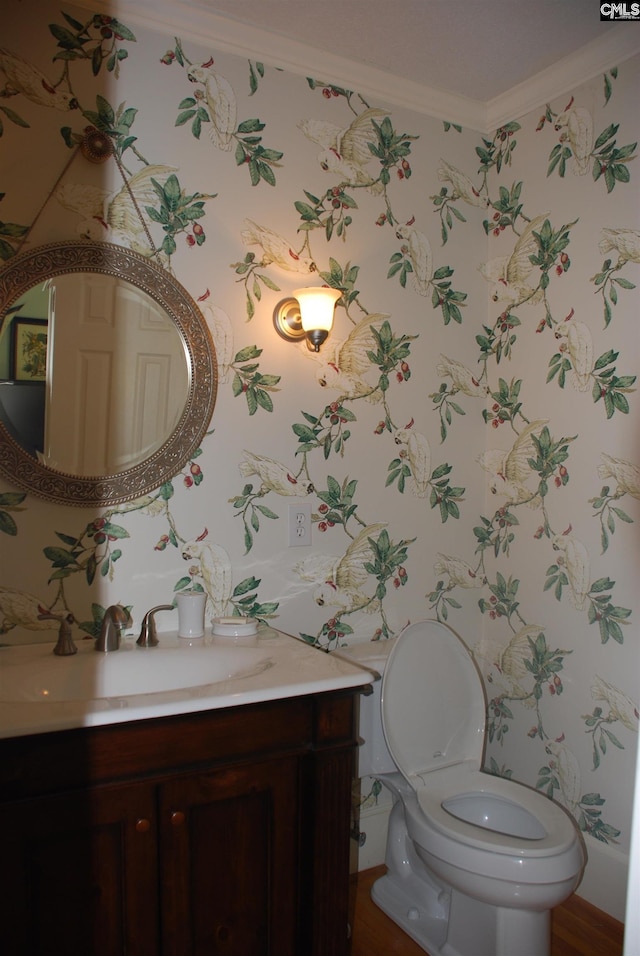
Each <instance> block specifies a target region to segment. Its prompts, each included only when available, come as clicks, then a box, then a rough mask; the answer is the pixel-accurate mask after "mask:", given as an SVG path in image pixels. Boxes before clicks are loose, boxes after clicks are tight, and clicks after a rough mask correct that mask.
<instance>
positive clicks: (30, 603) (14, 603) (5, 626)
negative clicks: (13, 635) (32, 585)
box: [0, 587, 64, 634]
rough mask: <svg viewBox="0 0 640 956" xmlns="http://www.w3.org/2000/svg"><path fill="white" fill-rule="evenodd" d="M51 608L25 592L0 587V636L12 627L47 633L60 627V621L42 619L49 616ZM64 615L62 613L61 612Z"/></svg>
mask: <svg viewBox="0 0 640 956" xmlns="http://www.w3.org/2000/svg"><path fill="white" fill-rule="evenodd" d="M51 613H52V611H51V608H49V607H47V605H46V604H44V603H43V602H42V601H40V600H39V599H38V598H37V597H34V595H33V594H28V593H27V591H18V590H16V589H15V588H7V587H0V634H6V633H7V631H10V630H11V629H12V628H14V627H24V628H26V629H27V630H29V631H49V630H51V629H52V628H57V627H59V625H60V620H59V619H56V620H52V619H51V618H43V617H42V616H41V615H43V614H51ZM62 613H64V612H62Z"/></svg>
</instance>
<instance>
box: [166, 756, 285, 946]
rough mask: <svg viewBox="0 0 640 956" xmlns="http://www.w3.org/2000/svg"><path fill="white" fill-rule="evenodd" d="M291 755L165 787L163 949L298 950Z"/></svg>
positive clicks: (187, 779)
mask: <svg viewBox="0 0 640 956" xmlns="http://www.w3.org/2000/svg"><path fill="white" fill-rule="evenodd" d="M297 792H298V772H297V760H296V759H294V758H290V759H286V760H278V761H269V762H265V763H261V764H260V763H259V764H253V765H252V766H250V767H249V766H247V767H243V766H241V767H236V768H233V769H229V770H220V771H216V772H213V773H207V774H199V775H198V776H193V777H183V778H181V779H178V780H175V781H169V782H168V783H167V784H166V785H163V786H162V787H161V796H160V809H159V814H160V830H161V845H162V863H161V881H162V886H161V900H162V903H161V911H162V919H163V943H164V947H165V948H164V949H163V953H165V954H166V956H184V954H185V953H187V952H188V953H191V954H194V956H198V954H203V956H204V954H207V956H210V954H212V953H215V954H219V956H296V953H297V952H298V949H297V946H296V943H297V939H298V927H297V912H298V883H299V879H298V862H297V859H298V827H297V820H296V804H297Z"/></svg>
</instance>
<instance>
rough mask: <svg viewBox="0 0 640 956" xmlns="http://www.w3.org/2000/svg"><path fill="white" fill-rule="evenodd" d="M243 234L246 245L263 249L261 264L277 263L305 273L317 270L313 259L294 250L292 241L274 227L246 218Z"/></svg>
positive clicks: (286, 269) (287, 270) (282, 267)
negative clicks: (275, 230)
mask: <svg viewBox="0 0 640 956" xmlns="http://www.w3.org/2000/svg"><path fill="white" fill-rule="evenodd" d="M241 236H242V241H243V242H244V244H245V245H246V246H259V247H260V249H262V260H261V263H260V264H261V265H263V266H269V265H275V266H278V267H279V268H280V269H284V270H285V271H286V272H300V273H302V274H304V275H307V274H308V273H309V272H315V271H316V265H315V262H314V261H313V259H310V258H308V257H307V256H300V255H298V253H296V252H294V251H293V246H292V245H291V243H290V242H287V240H286V239H284V238H283V237H282V236H281V235H279V234H278V233H277V232H274V231H273V229H268V228H267V227H266V226H259V225H258V223H257V222H254V221H253V219H245V221H244V229H243V230H242V233H241Z"/></svg>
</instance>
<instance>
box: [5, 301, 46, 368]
mask: <svg viewBox="0 0 640 956" xmlns="http://www.w3.org/2000/svg"><path fill="white" fill-rule="evenodd" d="M48 325H49V323H48V322H47V320H46V319H29V318H27V317H26V316H19V317H18V316H16V318H15V319H14V320H13V322H12V324H11V358H10V369H9V375H10V377H11V378H12V379H13V380H14V381H15V382H44V381H45V379H46V374H47V334H48Z"/></svg>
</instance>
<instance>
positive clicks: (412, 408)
mask: <svg viewBox="0 0 640 956" xmlns="http://www.w3.org/2000/svg"><path fill="white" fill-rule="evenodd" d="M2 37H3V39H2V48H1V49H0V172H1V176H2V178H1V180H0V197H1V198H0V201H1V203H2V205H1V207H0V209H1V212H2V217H1V218H2V222H0V257H1V258H2V259H3V260H5V261H6V260H8V259H10V258H11V257H12V256H14V255H15V254H17V253H19V251H20V249H21V248H23V247H24V248H27V247H30V246H32V245H35V244H38V243H41V242H49V241H54V240H56V239H68V238H74V237H78V236H82V237H85V238H88V239H91V240H94V241H111V242H115V243H118V244H121V245H126V246H128V247H130V248H132V249H135V250H137V251H138V252H141V253H142V254H144V255H147V256H151V257H153V258H154V259H155V260H156V261H157V262H159V263H161V264H162V265H163V267H164V268H166V269H167V270H169V271H170V272H171V273H172V274H173V275H175V276H176V278H178V279H179V281H180V282H181V283H182V284H183V285H184V286H185V287H186V288H187V290H188V291H189V292H190V294H191V295H192V297H193V298H194V299H195V300H196V301H197V303H198V305H199V307H200V309H201V311H202V314H203V316H204V318H205V320H206V322H207V323H208V325H209V328H210V330H211V333H212V337H213V340H214V342H215V347H216V352H217V359H218V365H219V375H220V384H219V391H218V398H217V404H216V409H215V412H214V415H213V418H212V421H211V426H210V430H209V432H208V434H207V437H206V439H205V440H204V441H203V443H202V447H201V448H200V449H199V452H198V454H197V455H194V457H193V460H192V461H190V462H189V463H188V465H187V466H186V467H185V468H184V469H183V471H182V473H181V474H179V475H176V476H175V477H174V478H173V479H172V480H171V481H169V482H167V483H166V484H165V485H163V486H162V487H161V488H159V489H157V490H156V491H154V492H153V493H151V494H149V495H147V496H145V497H144V498H142V499H138V500H136V501H132V502H129V503H127V504H124V505H120V506H113V507H111V508H109V509H106V510H104V511H102V512H96V513H93V512H90V511H87V510H86V509H76V508H73V507H60V506H53V505H50V504H48V503H46V502H44V501H40V500H38V499H36V498H33V497H29V496H26V495H24V494H23V493H22V492H20V491H19V490H18V489H17V488H14V487H13V486H12V485H11V484H10V483H8V482H2V484H1V485H0V535H1V541H2V576H1V581H0V631H1V632H2V639H3V640H4V641H15V640H34V639H38V640H40V639H45V640H51V639H53V637H54V631H52V630H51V629H52V628H55V627H56V626H57V621H56V620H52V619H51V618H50V617H45V618H43V617H42V615H43V613H46V612H52V613H53V614H54V615H58V616H60V615H62V616H65V617H66V616H68V615H71V616H72V617H73V620H74V625H73V626H74V632H75V635H76V637H77V638H81V637H82V636H85V637H90V636H92V635H95V634H96V633H97V630H98V629H99V626H100V621H101V618H102V615H103V614H104V608H105V607H106V606H107V605H109V604H111V603H114V602H116V601H119V602H122V603H123V604H126V605H127V606H129V607H130V608H131V611H132V615H133V618H134V621H137V622H139V621H140V620H141V618H142V616H143V614H144V613H145V611H146V610H147V609H148V607H150V606H152V605H153V604H158V603H165V602H167V601H169V602H170V601H171V600H173V598H174V597H175V594H176V593H177V592H178V591H180V590H182V589H184V588H187V587H189V588H192V587H196V588H201V589H203V590H204V591H205V592H206V593H207V595H208V613H209V616H216V615H219V614H234V613H235V614H253V615H256V616H258V617H260V618H262V619H265V620H269V621H271V622H272V623H273V624H274V625H275V626H277V627H279V628H281V629H282V630H285V631H288V632H289V633H293V634H296V635H298V636H300V637H301V638H303V639H304V640H306V641H308V642H311V643H314V644H317V645H319V646H322V647H325V648H333V647H336V646H338V645H341V644H344V643H349V642H352V641H361V640H367V641H370V640H373V641H378V640H380V641H384V640H385V639H387V638H388V637H390V636H392V635H393V634H394V633H397V631H398V630H399V628H401V627H402V626H403V625H404V624H405V623H407V622H408V621H411V620H413V621H415V620H418V619H420V618H424V617H434V618H437V619H439V620H441V621H446V622H447V623H448V624H449V625H450V626H451V627H452V628H454V630H456V631H457V632H458V633H459V634H460V635H461V636H462V637H463V639H464V640H465V641H466V643H467V645H468V646H469V647H470V649H471V650H472V651H473V653H474V655H475V657H476V660H477V662H478V665H479V667H480V670H481V672H482V674H483V677H484V680H485V683H486V691H487V697H488V700H489V708H488V750H487V767H488V769H490V770H491V771H492V772H494V773H499V774H503V775H505V776H513V777H514V779H518V780H521V781H523V782H525V783H528V784H530V785H531V786H534V787H537V788H538V789H539V790H541V791H543V792H544V793H546V794H548V795H549V796H551V797H554V798H555V799H557V800H558V801H560V802H561V803H562V804H563V805H564V806H565V807H566V808H567V809H568V810H569V811H570V812H571V813H572V814H573V816H574V818H575V820H576V821H577V823H578V825H579V827H580V829H581V830H582V831H583V832H584V833H585V835H586V839H587V846H588V849H589V848H590V847H593V846H594V845H596V844H601V845H607V846H608V848H610V849H611V850H612V852H614V853H617V854H619V855H620V859H621V860H622V861H623V862H624V861H626V853H627V852H628V845H629V831H630V821H631V803H632V794H633V763H634V758H633V754H634V753H635V747H636V734H637V730H638V710H637V707H638V697H639V693H638V687H637V673H638V640H637V630H636V627H635V616H636V614H637V613H638V608H637V601H636V588H637V578H638V569H639V567H640V549H639V546H638V535H637V531H636V523H637V521H638V499H639V498H640V429H639V427H638V426H639V422H638V397H637V394H636V389H637V381H636V377H637V373H638V367H639V364H640V363H639V358H640V356H639V355H638V332H637V293H636V284H637V280H638V264H639V263H640V221H639V216H638V212H639V208H638V185H637V178H636V177H637V176H638V171H637V164H636V162H635V160H636V141H637V138H638V119H637V108H636V99H637V97H636V90H637V83H638V74H639V69H640V64H639V62H638V59H630V60H627V61H625V62H624V63H622V64H621V65H620V66H619V67H618V68H614V69H611V70H609V71H608V72H607V73H606V74H605V75H601V76H599V77H596V78H595V79H593V80H589V81H588V82H586V83H585V84H584V85H582V86H580V87H578V88H576V89H575V90H573V91H572V92H569V93H564V92H563V93H561V94H559V95H558V97H557V98H554V99H552V100H551V101H550V102H548V103H543V104H541V106H540V110H539V111H536V112H535V113H530V114H527V115H525V116H524V117H520V118H518V119H517V121H516V120H513V121H512V122H509V123H507V124H506V125H504V126H503V127H501V128H500V129H498V130H496V131H495V132H493V133H492V134H486V135H480V134H478V133H476V132H474V131H473V130H467V129H463V128H461V127H460V126H458V125H456V124H455V123H454V122H449V123H442V122H440V121H439V120H436V119H432V118H430V117H428V116H423V115H417V114H415V113H412V112H410V111H408V110H402V109H399V108H396V107H394V108H393V109H387V108H386V107H385V104H384V103H382V102H371V101H370V98H368V97H366V96H364V95H361V94H359V93H358V92H356V91H352V90H348V89H344V88H342V87H340V86H338V85H334V84H333V83H332V82H331V78H330V77H323V78H318V77H308V78H304V77H298V76H294V75H291V74H288V73H286V72H283V71H281V70H277V69H274V68H272V67H270V66H269V65H268V64H266V63H264V64H263V63H261V62H259V61H257V60H255V61H246V60H243V59H242V58H240V57H235V56H231V55H229V54H226V53H220V52H219V51H217V50H216V48H215V43H214V42H211V41H209V40H206V39H204V38H203V40H202V42H201V43H200V44H196V43H194V42H193V41H192V40H190V39H183V38H181V37H180V36H163V35H162V34H160V33H158V32H156V31H155V30H154V29H151V28H150V27H148V26H146V25H144V24H140V23H136V24H135V25H134V24H132V23H128V22H127V21H126V16H125V15H123V19H122V20H120V18H119V16H118V17H116V16H115V15H114V16H110V15H108V14H105V13H96V14H93V13H92V12H91V11H88V10H87V9H86V8H84V7H74V6H73V5H71V4H63V5H62V6H59V5H55V4H52V3H49V2H48V0H36V2H34V3H31V4H30V5H29V11H28V15H27V12H26V9H25V8H24V6H23V5H21V4H20V3H19V2H18V0H10V2H9V8H8V9H7V10H5V11H3V31H2ZM210 44H211V45H210ZM87 127H93V128H94V129H95V130H97V131H98V132H99V133H101V134H102V135H103V136H106V137H108V138H109V140H110V141H111V144H112V145H113V149H114V155H113V158H112V160H110V161H109V162H108V163H107V164H105V165H102V166H96V165H93V164H91V163H88V162H87V161H86V160H85V159H84V158H83V157H82V155H81V153H80V152H79V151H78V149H77V146H78V144H79V142H80V141H81V139H82V137H83V135H84V132H85V130H86V128H87ZM134 200H135V202H134ZM318 283H320V284H325V285H328V286H330V287H332V288H334V289H337V290H339V291H340V293H341V298H340V300H339V302H338V306H337V309H336V320H335V324H334V329H333V332H332V334H331V336H330V338H329V340H328V341H327V343H326V344H325V345H324V347H323V348H322V349H321V351H320V353H319V354H317V355H316V354H314V353H312V352H310V351H308V350H307V349H306V347H305V346H304V345H292V344H289V343H286V342H284V341H283V340H282V339H280V338H279V337H278V336H277V335H276V333H275V330H274V328H273V324H272V319H271V317H272V313H273V309H274V306H275V305H276V303H277V302H278V301H279V300H280V299H281V298H284V297H286V296H288V295H290V294H291V292H292V290H293V289H295V288H297V287H300V286H304V285H316V284H318ZM9 324H10V323H9V322H8V321H7V320H5V325H4V327H3V328H2V330H1V331H0V361H2V356H3V355H4V354H5V353H6V350H7V348H8V338H9ZM0 367H3V366H1V365H0ZM303 499H304V500H305V501H308V502H310V503H311V506H312V526H313V527H312V544H311V546H310V547H308V548H304V549H290V548H288V547H287V537H288V533H287V523H288V513H289V505H290V504H295V503H296V501H300V500H303ZM176 620H177V619H176ZM159 623H160V622H159ZM162 623H163V624H164V626H165V627H171V626H172V622H171V615H165V617H164V618H163V621H162ZM173 623H174V624H175V621H174V622H173ZM161 626H162V624H161ZM597 859H598V857H597V854H593V853H592V863H591V864H590V865H596V866H597V865H598V863H597ZM593 860H596V862H595V864H594V863H593ZM596 902H597V901H596Z"/></svg>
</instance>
